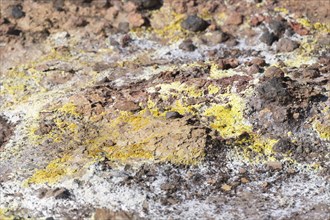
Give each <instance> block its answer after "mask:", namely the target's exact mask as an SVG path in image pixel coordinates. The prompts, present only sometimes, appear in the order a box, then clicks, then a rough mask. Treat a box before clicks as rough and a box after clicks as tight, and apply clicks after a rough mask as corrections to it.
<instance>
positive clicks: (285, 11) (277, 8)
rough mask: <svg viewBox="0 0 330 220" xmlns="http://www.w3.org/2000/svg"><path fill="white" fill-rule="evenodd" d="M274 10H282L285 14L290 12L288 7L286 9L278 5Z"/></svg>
mask: <svg viewBox="0 0 330 220" xmlns="http://www.w3.org/2000/svg"><path fill="white" fill-rule="evenodd" d="M274 11H276V12H281V13H283V14H285V15H287V14H289V11H288V9H286V8H280V7H276V8H274Z"/></svg>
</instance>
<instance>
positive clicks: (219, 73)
mask: <svg viewBox="0 0 330 220" xmlns="http://www.w3.org/2000/svg"><path fill="white" fill-rule="evenodd" d="M235 75H243V73H242V72H238V71H235V70H234V69H228V70H222V69H220V68H219V66H218V65H217V64H215V63H212V64H211V69H210V77H211V78H212V79H222V78H225V77H231V76H235Z"/></svg>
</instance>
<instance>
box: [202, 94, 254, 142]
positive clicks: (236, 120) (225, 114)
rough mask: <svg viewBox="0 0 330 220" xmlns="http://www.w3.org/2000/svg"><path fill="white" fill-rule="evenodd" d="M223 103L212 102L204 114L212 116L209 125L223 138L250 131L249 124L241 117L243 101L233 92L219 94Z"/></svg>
mask: <svg viewBox="0 0 330 220" xmlns="http://www.w3.org/2000/svg"><path fill="white" fill-rule="evenodd" d="M221 98H222V99H223V101H224V102H226V103H225V104H212V106H211V107H209V108H208V109H206V110H205V112H204V113H203V115H204V116H208V117H211V118H212V117H214V119H213V122H212V123H211V127H212V128H213V129H215V130H217V131H218V132H219V134H220V135H221V136H222V137H224V138H231V137H237V136H239V135H241V134H243V133H245V132H249V131H251V125H249V124H248V122H247V121H246V120H245V119H244V117H243V110H244V108H245V106H244V101H243V99H242V98H240V97H239V96H238V95H235V94H223V95H222V96H221Z"/></svg>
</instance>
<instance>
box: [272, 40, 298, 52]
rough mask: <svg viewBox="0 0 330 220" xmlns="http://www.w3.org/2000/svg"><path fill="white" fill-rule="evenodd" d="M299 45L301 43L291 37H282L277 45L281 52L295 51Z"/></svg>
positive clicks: (278, 50)
mask: <svg viewBox="0 0 330 220" xmlns="http://www.w3.org/2000/svg"><path fill="white" fill-rule="evenodd" d="M298 47H299V44H298V43H297V42H295V41H293V40H291V39H289V38H282V39H280V40H279V41H278V43H277V45H276V51H277V52H281V53H286V52H291V51H294V50H295V49H297V48H298Z"/></svg>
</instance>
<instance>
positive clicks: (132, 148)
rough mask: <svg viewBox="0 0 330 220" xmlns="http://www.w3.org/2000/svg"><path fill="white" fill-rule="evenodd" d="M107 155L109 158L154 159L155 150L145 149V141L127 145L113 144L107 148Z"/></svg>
mask: <svg viewBox="0 0 330 220" xmlns="http://www.w3.org/2000/svg"><path fill="white" fill-rule="evenodd" d="M106 157H107V158H108V159H109V160H119V161H121V162H127V161H128V160H134V159H137V160H151V159H154V156H153V152H151V151H148V150H146V149H145V143H137V144H132V145H129V146H125V147H118V146H111V147H109V148H107V149H106Z"/></svg>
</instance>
